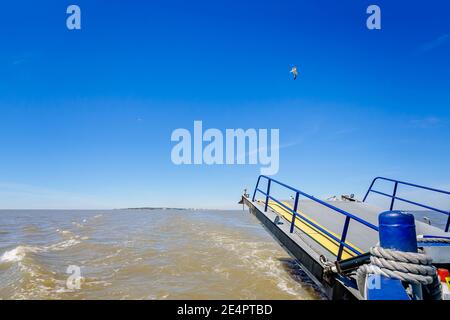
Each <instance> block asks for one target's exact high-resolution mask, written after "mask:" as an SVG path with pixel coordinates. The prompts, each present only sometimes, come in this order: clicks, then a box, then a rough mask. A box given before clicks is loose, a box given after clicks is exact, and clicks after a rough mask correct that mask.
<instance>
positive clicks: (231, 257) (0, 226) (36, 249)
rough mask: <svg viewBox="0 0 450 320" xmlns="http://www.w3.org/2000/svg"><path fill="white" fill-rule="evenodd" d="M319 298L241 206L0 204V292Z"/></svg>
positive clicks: (7, 295) (16, 295) (20, 295)
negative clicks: (75, 278) (76, 274)
mask: <svg viewBox="0 0 450 320" xmlns="http://www.w3.org/2000/svg"><path fill="white" fill-rule="evenodd" d="M69 265H76V266H79V267H81V272H82V276H83V281H82V283H81V289H79V290H76V289H68V287H67V285H66V281H67V277H68V276H69V274H67V273H66V271H67V268H68V266H69ZM318 298H320V297H319V295H318V293H317V291H316V290H315V289H314V288H313V286H312V284H311V282H310V281H309V280H308V278H307V277H306V276H305V275H304V273H303V272H302V270H301V269H300V268H299V267H298V266H297V265H296V264H295V263H293V262H292V260H291V259H290V258H289V256H288V255H287V254H286V253H285V252H284V250H283V249H282V248H281V247H280V246H279V245H278V244H277V243H276V242H275V241H274V240H273V239H272V238H271V237H270V235H269V234H267V232H266V231H265V230H264V229H263V228H262V227H261V226H260V225H259V223H258V222H257V220H256V219H255V218H254V217H252V216H251V215H250V214H249V213H248V212H243V211H181V210H111V211H45V210H37V211H36V210H23V211H18V210H16V211H12V210H11V211H6V210H3V211H0V299H318Z"/></svg>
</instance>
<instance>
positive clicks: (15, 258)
mask: <svg viewBox="0 0 450 320" xmlns="http://www.w3.org/2000/svg"><path fill="white" fill-rule="evenodd" d="M80 242H81V241H80V240H79V239H77V238H72V239H69V240H65V241H62V242H59V243H55V244H52V245H50V246H43V247H33V246H17V247H15V248H14V249H11V250H8V251H5V252H4V253H3V255H2V256H1V257H0V262H3V263H7V262H20V261H22V260H23V259H24V258H25V256H26V255H27V254H28V253H39V252H48V251H61V250H65V249H67V248H69V247H72V246H75V245H77V244H79V243H80Z"/></svg>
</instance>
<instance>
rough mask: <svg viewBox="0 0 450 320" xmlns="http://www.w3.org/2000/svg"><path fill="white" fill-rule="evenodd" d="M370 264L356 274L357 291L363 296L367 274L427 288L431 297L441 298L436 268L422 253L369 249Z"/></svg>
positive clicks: (359, 269) (378, 248)
mask: <svg viewBox="0 0 450 320" xmlns="http://www.w3.org/2000/svg"><path fill="white" fill-rule="evenodd" d="M370 254H371V256H370V264H366V265H362V266H361V267H359V268H358V270H357V272H356V279H357V284H358V289H359V290H360V293H361V295H362V296H363V297H364V296H365V282H366V276H367V274H376V275H382V276H384V277H387V278H392V279H398V280H401V281H405V282H409V283H412V284H421V285H424V286H429V287H430V289H431V290H432V292H431V296H432V297H435V298H438V297H440V296H441V287H440V284H439V285H438V286H437V285H436V283H435V282H436V281H437V282H439V279H438V277H437V274H436V268H435V267H434V266H433V265H432V264H431V263H432V259H431V258H430V257H429V256H427V255H426V254H424V253H422V252H418V253H414V252H403V251H396V250H391V249H384V248H381V247H378V246H376V247H372V248H370Z"/></svg>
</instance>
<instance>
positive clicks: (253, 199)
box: [252, 176, 261, 202]
mask: <svg viewBox="0 0 450 320" xmlns="http://www.w3.org/2000/svg"><path fill="white" fill-rule="evenodd" d="M259 180H261V176H259V177H258V180H257V181H256V186H255V191H253V197H252V202H253V201H255V197H256V191H257V190H258V187H259Z"/></svg>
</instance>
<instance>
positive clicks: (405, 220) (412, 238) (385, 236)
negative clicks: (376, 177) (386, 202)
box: [366, 211, 422, 300]
mask: <svg viewBox="0 0 450 320" xmlns="http://www.w3.org/2000/svg"><path fill="white" fill-rule="evenodd" d="M378 223H379V225H378V227H379V231H378V232H379V237H380V247H382V248H385V249H393V250H397V251H405V252H417V236H416V224H415V220H414V216H413V215H412V214H409V213H404V212H401V211H386V212H383V213H381V214H380V215H379V217H378ZM375 278H376V276H374V275H370V276H369V277H368V279H367V282H368V283H370V284H372V283H374V281H375V280H376V279H375ZM379 280H380V281H378V282H377V283H378V288H377V286H373V285H369V286H367V284H368V283H366V288H367V295H366V296H367V299H368V300H409V296H408V295H407V293H406V291H405V289H404V288H403V285H402V283H401V281H400V280H396V279H390V278H386V277H383V276H381V279H379ZM375 282H376V281H375ZM413 292H414V295H415V297H416V299H421V298H422V289H421V286H420V285H418V286H417V285H415V286H413Z"/></svg>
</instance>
